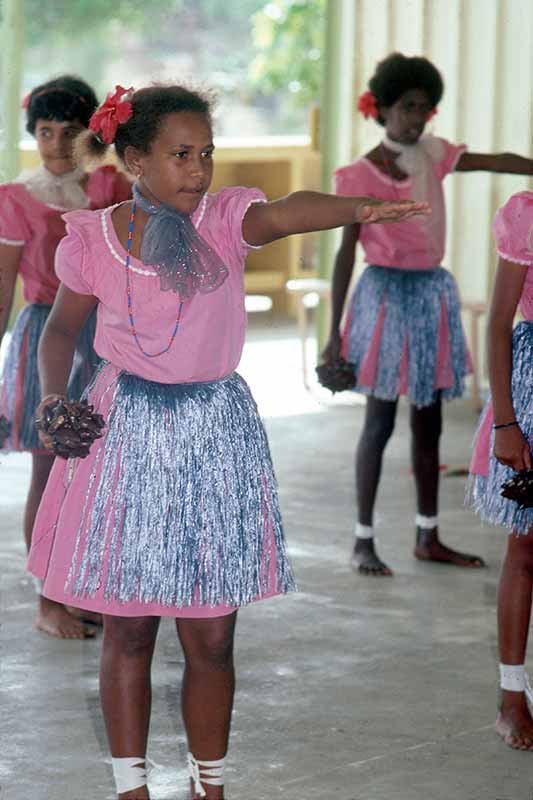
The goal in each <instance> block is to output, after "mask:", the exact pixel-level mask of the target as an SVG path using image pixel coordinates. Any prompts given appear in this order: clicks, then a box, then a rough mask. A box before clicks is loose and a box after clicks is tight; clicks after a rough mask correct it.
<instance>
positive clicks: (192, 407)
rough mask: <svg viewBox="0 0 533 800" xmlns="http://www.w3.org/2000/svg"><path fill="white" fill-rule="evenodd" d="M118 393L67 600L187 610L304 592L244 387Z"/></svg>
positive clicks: (221, 383)
mask: <svg viewBox="0 0 533 800" xmlns="http://www.w3.org/2000/svg"><path fill="white" fill-rule="evenodd" d="M110 368H111V365H104V366H103V367H102V370H101V371H100V372H103V373H104V374H105V372H106V371H107V370H109V369H110ZM98 381H99V377H98V375H97V376H96V377H95V381H94V383H95V384H96V383H98ZM111 391H112V392H113V397H112V399H111V400H110V406H109V411H108V413H107V420H106V422H107V429H106V432H105V436H104V438H102V439H101V440H99V441H97V442H95V445H94V449H93V450H92V451H91V454H90V456H89V459H91V460H92V464H91V466H90V468H89V469H90V472H89V473H88V475H89V477H88V479H85V478H84V483H85V486H84V488H83V493H84V496H82V495H81V496H80V504H81V506H80V507H81V508H82V512H81V521H80V525H79V529H78V531H77V532H75V531H73V534H74V535H75V536H76V542H75V546H74V551H73V556H72V561H71V566H70V571H69V573H68V577H67V581H66V585H65V591H68V592H70V593H71V594H72V595H74V596H75V597H78V598H80V599H81V598H94V597H95V595H96V594H98V595H99V596H103V597H104V598H105V601H106V602H107V603H110V604H114V603H121V604H124V603H128V602H130V601H139V602H141V603H146V604H150V603H156V604H159V605H162V606H166V607H178V608H184V607H189V606H217V605H228V606H242V605H245V604H247V603H249V602H251V601H253V600H256V599H259V598H260V597H262V596H267V595H269V594H277V593H283V592H288V591H291V590H293V589H294V588H295V586H294V578H293V574H292V570H291V566H290V563H289V560H288V557H287V553H286V547H285V540H284V536H283V529H282V521H281V515H280V510H279V504H278V495H277V485H276V479H275V476H274V470H273V466H272V461H271V457H270V451H269V446H268V441H267V437H266V433H265V430H264V428H263V424H262V422H261V419H260V417H259V415H258V412H257V407H256V404H255V402H254V400H253V398H252V395H251V393H250V390H249V388H248V386H247V384H246V383H245V381H244V380H243V379H242V378H241V377H240V376H239V375H237V374H236V373H233V374H232V375H230V376H228V377H225V378H222V379H221V380H215V381H211V382H207V383H189V384H187V383H186V384H162V383H157V382H153V381H147V380H143V379H142V378H140V377H138V376H136V375H132V374H128V373H124V372H119V373H118V377H117V379H116V382H115V383H114V386H113V388H112V390H111ZM89 395H91V392H89ZM77 491H80V493H81V491H82V490H81V488H78V489H77Z"/></svg>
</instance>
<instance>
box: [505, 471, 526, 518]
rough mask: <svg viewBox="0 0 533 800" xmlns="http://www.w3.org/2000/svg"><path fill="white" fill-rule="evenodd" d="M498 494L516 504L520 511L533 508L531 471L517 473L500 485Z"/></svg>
mask: <svg viewBox="0 0 533 800" xmlns="http://www.w3.org/2000/svg"><path fill="white" fill-rule="evenodd" d="M500 494H501V496H502V497H505V499H506V500H513V501H514V502H515V503H518V507H519V508H520V509H523V508H533V469H528V470H525V471H524V472H517V474H516V475H513V477H512V478H509V480H508V481H505V483H504V484H502V487H501V491H500Z"/></svg>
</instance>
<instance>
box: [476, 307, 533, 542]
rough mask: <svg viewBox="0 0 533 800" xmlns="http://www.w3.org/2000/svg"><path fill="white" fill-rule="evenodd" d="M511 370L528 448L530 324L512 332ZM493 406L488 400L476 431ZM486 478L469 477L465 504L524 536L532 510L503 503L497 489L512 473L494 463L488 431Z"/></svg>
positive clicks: (532, 391) (532, 406)
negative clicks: (487, 469)
mask: <svg viewBox="0 0 533 800" xmlns="http://www.w3.org/2000/svg"><path fill="white" fill-rule="evenodd" d="M512 353H513V370H512V378H511V391H512V398H513V406H514V410H515V415H516V419H517V420H518V423H519V424H520V429H521V431H522V433H523V434H524V436H525V437H526V439H528V441H529V443H530V445H533V322H520V323H518V325H517V326H516V327H515V329H514V331H513V340H512ZM491 407H492V404H491V400H490V398H489V400H488V402H487V405H486V407H485V410H484V412H483V414H482V415H481V420H480V424H479V428H478V434H477V435H479V431H480V430H481V429H482V425H483V420H484V419H485V416H486V414H487V413H489V412H490V409H491ZM486 446H487V447H488V448H490V449H489V453H490V457H489V472H488V475H477V474H471V475H470V477H469V479H468V482H467V488H466V504H467V505H468V506H470V507H471V508H473V509H474V511H475V512H476V513H477V514H479V516H480V517H481V519H483V520H485V521H486V522H491V523H493V524H494V525H502V526H503V527H504V528H508V529H509V530H510V531H514V532H515V533H521V534H526V533H528V532H529V530H530V529H531V527H532V526H533V508H524V509H519V508H518V505H517V504H516V503H515V502H514V501H512V500H506V499H505V497H502V496H501V494H500V489H501V486H502V484H503V483H505V481H506V480H508V479H509V478H511V477H512V476H513V475H514V474H515V473H514V472H513V470H512V469H511V468H510V467H506V466H504V465H503V464H500V462H499V461H496V459H495V458H494V455H493V447H494V431H492V430H491V434H490V440H489V441H487V444H486Z"/></svg>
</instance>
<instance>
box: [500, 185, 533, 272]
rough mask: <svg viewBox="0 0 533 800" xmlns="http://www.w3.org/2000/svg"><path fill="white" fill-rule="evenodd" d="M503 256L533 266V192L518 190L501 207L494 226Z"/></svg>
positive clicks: (507, 259) (517, 262)
mask: <svg viewBox="0 0 533 800" xmlns="http://www.w3.org/2000/svg"><path fill="white" fill-rule="evenodd" d="M492 230H493V233H494V238H495V239H496V249H497V251H498V255H499V256H501V258H505V260H506V261H513V262H514V263H515V264H525V265H527V266H528V267H531V266H533V192H518V194H514V195H513V196H512V197H511V198H510V199H509V200H508V201H507V203H506V204H505V205H504V206H502V208H500V210H499V211H498V212H497V213H496V216H495V218H494V224H493V226H492Z"/></svg>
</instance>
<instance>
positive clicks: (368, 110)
mask: <svg viewBox="0 0 533 800" xmlns="http://www.w3.org/2000/svg"><path fill="white" fill-rule="evenodd" d="M357 110H358V111H360V112H361V114H362V115H363V116H364V118H365V119H368V118H369V117H372V118H373V119H377V118H378V106H377V103H376V98H375V97H374V95H373V94H372V92H370V91H368V92H364V93H363V94H362V95H360V97H359V100H358V101H357Z"/></svg>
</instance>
